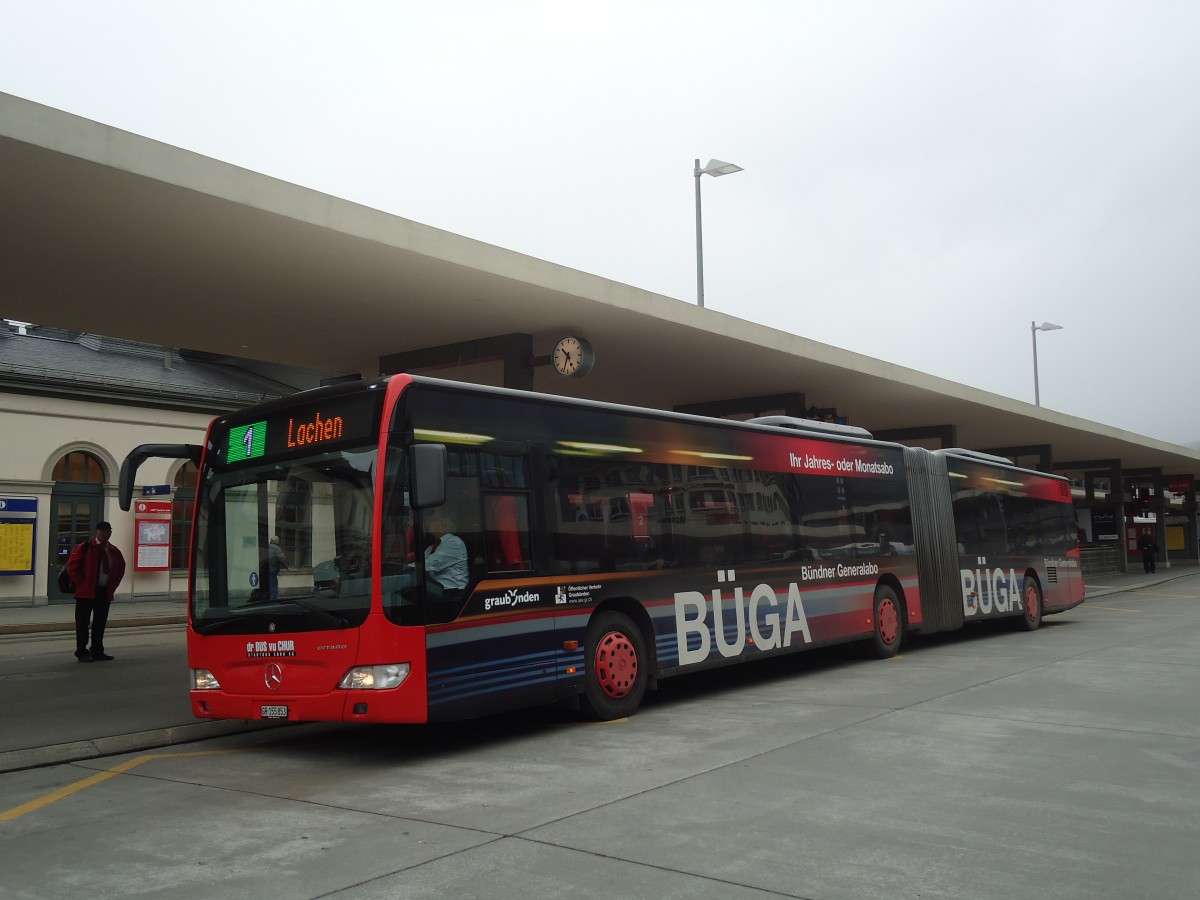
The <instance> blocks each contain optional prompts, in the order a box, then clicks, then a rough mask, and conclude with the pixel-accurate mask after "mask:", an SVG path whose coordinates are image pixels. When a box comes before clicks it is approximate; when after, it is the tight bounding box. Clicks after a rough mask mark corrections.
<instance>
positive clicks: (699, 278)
mask: <svg viewBox="0 0 1200 900" xmlns="http://www.w3.org/2000/svg"><path fill="white" fill-rule="evenodd" d="M741 171H742V167H741V166H739V165H736V164H734V163H729V162H723V161H721V160H719V159H710V160H709V161H708V165H707V166H705V167H704V168H703V169H702V168H700V160H696V168H695V169H694V170H693V172H692V174H693V175H695V176H696V305H697V306H699V307H703V306H704V240H703V238H702V237H701V230H700V176H701V175H711V176H712V177H713V178H719V177H720V176H722V175H732V174H733V173H734V172H741Z"/></svg>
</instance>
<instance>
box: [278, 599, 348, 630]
mask: <svg viewBox="0 0 1200 900" xmlns="http://www.w3.org/2000/svg"><path fill="white" fill-rule="evenodd" d="M275 599H276V600H277V601H278V602H279V603H291V604H294V605H295V606H298V607H300V608H301V609H303V610H306V611H308V612H311V613H317V614H318V615H321V616H324V617H325V618H326V619H330V620H332V621H334V622H337V624H338V627H339V628H346V627H348V626H349V625H350V620H349V619H347V618H346V617H345V616H341V615H338V614H337V613H335V612H330V611H329V610H327V609H323V608H322V607H320V606H317V605H316V604H315V603H306V602H305V601H303V600H298V599H297V598H295V597H277V598H275Z"/></svg>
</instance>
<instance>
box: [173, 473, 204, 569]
mask: <svg viewBox="0 0 1200 900" xmlns="http://www.w3.org/2000/svg"><path fill="white" fill-rule="evenodd" d="M199 474H200V470H199V469H197V468H196V464H195V463H193V462H186V463H184V464H183V467H182V468H180V470H179V471H178V472H176V473H175V483H174V484H173V485H172V487H171V571H173V572H186V571H187V566H188V547H190V546H191V543H192V513H193V512H194V511H195V508H196V480H197V477H198V476H199Z"/></svg>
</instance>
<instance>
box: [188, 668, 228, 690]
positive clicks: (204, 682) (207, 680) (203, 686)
mask: <svg viewBox="0 0 1200 900" xmlns="http://www.w3.org/2000/svg"><path fill="white" fill-rule="evenodd" d="M220 689H221V682H219V681H217V679H216V676H215V675H213V673H212V672H210V671H208V669H192V690H193V691H219V690H220Z"/></svg>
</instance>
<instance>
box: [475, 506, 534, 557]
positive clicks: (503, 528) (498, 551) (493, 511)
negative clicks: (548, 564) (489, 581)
mask: <svg viewBox="0 0 1200 900" xmlns="http://www.w3.org/2000/svg"><path fill="white" fill-rule="evenodd" d="M528 507H529V501H528V498H527V497H526V496H525V495H524V494H485V495H484V498H483V515H484V529H485V540H486V544H487V567H488V571H490V572H512V571H516V570H519V569H531V568H533V563H532V559H531V556H530V552H529V508H528Z"/></svg>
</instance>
